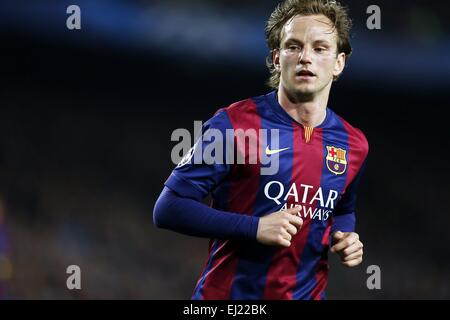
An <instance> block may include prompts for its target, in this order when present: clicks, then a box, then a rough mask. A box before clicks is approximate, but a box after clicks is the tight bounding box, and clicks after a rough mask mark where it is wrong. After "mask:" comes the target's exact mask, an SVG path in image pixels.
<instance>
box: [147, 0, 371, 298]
mask: <svg viewBox="0 0 450 320" xmlns="http://www.w3.org/2000/svg"><path fill="white" fill-rule="evenodd" d="M350 28H351V21H350V19H349V17H348V14H347V10H346V9H345V8H344V7H343V6H342V5H340V4H339V3H338V2H336V1H326V0H287V1H284V2H283V3H281V4H279V5H278V6H277V7H276V9H275V10H274V11H273V13H272V14H271V16H270V18H269V20H268V22H267V26H266V38H267V43H268V46H269V48H270V50H271V54H270V56H269V58H268V66H269V69H270V72H271V77H270V79H269V82H268V84H269V85H270V86H271V87H272V88H273V89H274V91H272V92H269V93H268V94H266V95H262V96H258V97H254V98H249V99H246V100H243V101H240V102H236V103H234V104H232V105H230V106H229V107H227V108H223V109H220V110H219V111H217V112H216V114H215V115H214V116H213V117H212V118H211V119H210V120H209V121H208V122H206V123H205V124H204V126H203V128H202V129H203V131H202V133H203V137H200V139H199V140H198V141H197V143H196V144H195V145H194V147H193V148H192V149H191V151H190V152H189V153H188V154H187V155H186V156H185V157H184V158H183V160H182V161H181V162H180V163H179V164H178V166H177V167H176V168H175V169H174V170H173V172H172V174H171V175H170V176H169V178H168V179H167V181H166V182H165V187H164V189H163V191H162V193H161V195H160V197H159V198H158V200H157V202H156V204H155V208H154V223H155V224H156V225H157V226H158V227H162V228H168V229H171V230H174V231H177V232H181V233H184V234H188V235H193V236H200V237H209V238H211V240H210V245H209V254H208V258H207V261H206V263H205V267H204V270H203V272H202V274H201V276H200V278H199V280H198V282H197V285H196V287H195V289H194V293H193V296H192V298H193V299H325V298H326V296H325V289H326V284H327V279H328V268H329V267H328V261H327V259H328V250H329V249H330V247H331V252H334V253H337V254H338V255H339V256H340V259H341V261H342V263H343V264H344V265H345V266H348V267H353V266H356V265H359V264H360V263H361V261H362V256H363V250H362V247H363V245H362V243H361V241H360V240H359V236H358V234H357V233H355V232H354V229H355V204H356V189H357V186H358V181H359V179H360V176H361V172H362V168H363V167H364V163H365V159H366V157H367V153H368V143H367V140H366V138H365V136H364V134H363V133H362V132H361V131H360V130H359V129H357V128H355V127H353V126H352V125H350V124H349V123H348V122H346V121H345V120H344V119H342V118H341V117H340V116H338V115H337V114H336V113H334V112H333V111H332V110H331V109H330V108H328V107H327V105H328V97H329V93H330V89H331V85H332V83H333V81H335V80H337V78H338V77H339V75H340V74H341V73H342V71H343V69H344V66H345V63H346V61H347V59H348V58H349V56H350V54H351V52H352V49H351V45H350V43H349V33H350ZM213 129H215V130H216V131H219V132H221V133H223V136H224V137H225V136H227V135H226V134H227V131H228V130H231V129H232V130H234V131H232V132H236V131H239V130H240V131H241V133H242V132H253V133H254V132H257V133H259V132H268V134H266V135H264V134H262V135H261V134H257V135H251V134H249V135H247V136H245V135H244V137H243V136H242V134H241V135H239V134H235V135H234V136H233V141H234V142H235V144H234V145H233V147H232V148H231V149H232V151H234V152H237V153H238V156H240V157H242V158H243V160H245V161H243V162H244V163H242V161H241V163H239V162H238V161H229V160H230V159H232V160H236V156H235V157H234V158H233V157H226V156H225V155H224V156H222V157H223V158H222V159H219V160H223V161H215V162H211V161H202V162H200V163H195V161H194V160H195V158H196V156H198V155H199V153H201V152H202V150H203V151H205V150H206V149H207V148H208V147H211V144H212V143H213V141H214V139H210V138H208V139H204V138H205V136H206V135H208V132H211V130H213ZM274 129H276V130H278V139H277V140H273V138H274V136H275V134H274V133H272V132H274V131H271V130H274ZM264 130H266V131H264ZM252 139H253V140H254V141H256V148H255V149H253V151H251V150H252V148H251V146H250V142H249V143H248V144H246V141H247V140H248V141H251V140H252ZM273 141H275V143H273V144H272V142H273ZM228 142H229V141H228ZM227 145H228V144H227ZM227 148H228V147H224V150H225V154H227V155H228V152H229V150H228V149H227ZM255 150H256V151H255ZM252 156H256V161H253V162H252V161H250V160H251V158H252ZM270 157H274V158H277V159H278V161H279V168H278V170H276V172H275V173H272V174H262V169H263V168H264V167H266V164H265V163H263V161H262V160H263V159H264V158H270ZM225 158H226V159H225ZM230 162H231V163H230ZM208 194H211V195H212V200H213V201H212V204H211V207H208V206H206V205H204V204H203V203H202V201H203V199H204V198H205V197H206V196H207V195H208Z"/></svg>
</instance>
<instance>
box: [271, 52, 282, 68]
mask: <svg viewBox="0 0 450 320" xmlns="http://www.w3.org/2000/svg"><path fill="white" fill-rule="evenodd" d="M272 62H273V65H274V66H275V70H277V71H280V50H278V49H274V50H273V51H272Z"/></svg>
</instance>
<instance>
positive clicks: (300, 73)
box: [295, 70, 316, 79]
mask: <svg viewBox="0 0 450 320" xmlns="http://www.w3.org/2000/svg"><path fill="white" fill-rule="evenodd" d="M295 76H296V77H300V78H305V79H311V78H313V77H315V76H316V75H315V74H314V73H313V72H311V71H309V70H300V71H297V72H296V73H295Z"/></svg>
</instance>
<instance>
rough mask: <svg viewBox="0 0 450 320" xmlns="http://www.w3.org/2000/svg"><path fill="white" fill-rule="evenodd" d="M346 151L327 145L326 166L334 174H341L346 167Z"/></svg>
mask: <svg viewBox="0 0 450 320" xmlns="http://www.w3.org/2000/svg"><path fill="white" fill-rule="evenodd" d="M346 154H347V151H346V150H344V149H341V148H336V147H333V146H327V167H328V170H330V171H331V172H333V173H334V174H343V173H344V172H345V170H346V169H347V157H346Z"/></svg>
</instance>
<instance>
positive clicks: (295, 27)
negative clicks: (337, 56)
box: [281, 15, 337, 42]
mask: <svg viewBox="0 0 450 320" xmlns="http://www.w3.org/2000/svg"><path fill="white" fill-rule="evenodd" d="M336 35H337V33H336V30H335V28H334V27H333V23H332V22H331V20H330V19H328V18H327V17H325V16H324V15H311V16H300V15H297V16H294V17H293V18H291V19H290V20H288V21H287V22H286V24H285V25H284V26H283V29H282V33H281V42H283V41H286V40H288V39H294V40H298V41H302V42H306V41H316V40H328V41H330V42H334V41H336Z"/></svg>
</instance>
